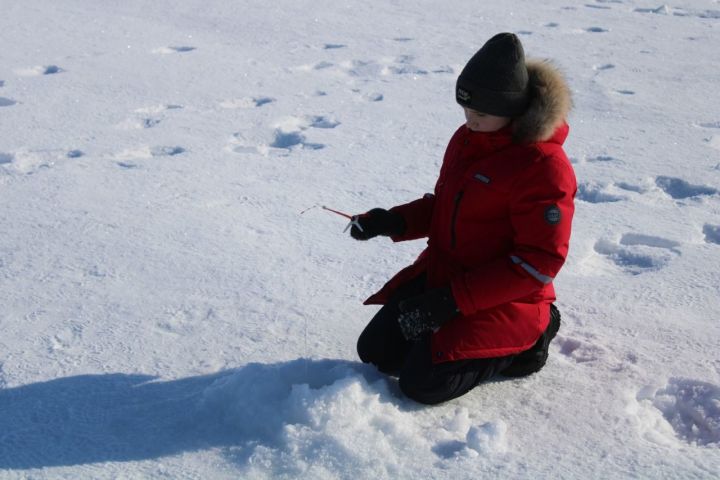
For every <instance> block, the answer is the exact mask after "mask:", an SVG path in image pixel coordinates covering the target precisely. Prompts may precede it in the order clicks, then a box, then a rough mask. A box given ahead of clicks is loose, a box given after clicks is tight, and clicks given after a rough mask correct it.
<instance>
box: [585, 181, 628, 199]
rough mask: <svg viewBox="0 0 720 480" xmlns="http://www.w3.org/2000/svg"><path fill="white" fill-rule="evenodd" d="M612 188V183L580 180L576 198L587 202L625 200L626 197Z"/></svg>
mask: <svg viewBox="0 0 720 480" xmlns="http://www.w3.org/2000/svg"><path fill="white" fill-rule="evenodd" d="M614 190H615V188H614V185H613V184H609V185H602V184H595V183H589V182H582V183H579V184H578V189H577V196H576V198H577V199H578V200H580V201H582V202H588V203H610V202H619V201H621V200H627V197H625V196H623V195H618V194H616V193H613V191H614Z"/></svg>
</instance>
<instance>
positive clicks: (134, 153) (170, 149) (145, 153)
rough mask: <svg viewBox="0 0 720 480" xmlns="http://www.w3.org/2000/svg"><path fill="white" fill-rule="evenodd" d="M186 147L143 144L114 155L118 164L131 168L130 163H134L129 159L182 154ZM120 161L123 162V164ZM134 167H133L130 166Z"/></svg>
mask: <svg viewBox="0 0 720 480" xmlns="http://www.w3.org/2000/svg"><path fill="white" fill-rule="evenodd" d="M185 151H186V150H185V149H184V148H183V147H179V146H172V145H171V146H165V145H159V146H154V147H150V146H142V147H138V148H131V149H128V150H123V151H122V152H120V153H117V154H115V155H113V157H112V158H113V159H114V160H118V161H119V162H116V164H117V165H119V166H121V167H123V168H129V167H128V165H134V164H133V163H132V162H129V163H128V162H127V161H128V160H139V159H149V158H155V157H174V156H176V155H180V154H182V153H185ZM120 163H123V164H122V165H121V164H120ZM130 168H132V167H130Z"/></svg>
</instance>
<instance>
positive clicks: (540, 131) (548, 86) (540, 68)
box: [513, 60, 572, 143]
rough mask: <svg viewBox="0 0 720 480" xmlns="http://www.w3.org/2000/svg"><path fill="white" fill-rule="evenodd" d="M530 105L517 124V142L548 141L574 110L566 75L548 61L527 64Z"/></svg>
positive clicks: (517, 119) (515, 134)
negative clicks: (572, 109) (571, 110)
mask: <svg viewBox="0 0 720 480" xmlns="http://www.w3.org/2000/svg"><path fill="white" fill-rule="evenodd" d="M527 69H528V83H529V88H530V104H529V106H528V108H527V110H526V111H525V113H523V114H522V115H520V116H519V117H517V118H516V119H515V122H514V124H513V141H514V142H515V143H534V142H544V141H546V140H549V139H550V137H552V135H553V133H555V131H556V130H557V129H558V127H560V126H561V125H562V124H563V122H565V119H566V118H567V116H568V114H569V113H570V109H571V108H572V96H571V94H570V88H569V87H568V84H567V82H566V81H565V78H564V77H563V74H562V73H561V72H560V70H559V69H558V68H557V67H556V66H555V65H553V64H552V63H551V62H549V61H547V60H529V61H528V62H527Z"/></svg>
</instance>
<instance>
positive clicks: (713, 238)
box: [703, 224, 720, 245]
mask: <svg viewBox="0 0 720 480" xmlns="http://www.w3.org/2000/svg"><path fill="white" fill-rule="evenodd" d="M703 233H704V234H705V241H706V242H707V243H714V244H716V245H720V225H710V224H705V225H704V226H703Z"/></svg>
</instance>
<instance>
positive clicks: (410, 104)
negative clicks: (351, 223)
mask: <svg viewBox="0 0 720 480" xmlns="http://www.w3.org/2000/svg"><path fill="white" fill-rule="evenodd" d="M718 22H720V3H718V1H717V0H684V1H683V2H676V3H668V4H661V3H652V2H648V1H645V0H588V1H586V2H571V1H568V0H549V1H546V2H537V1H531V0H507V1H502V2H500V1H497V2H482V6H479V5H478V2H472V1H469V0H458V1H456V2H449V3H448V2H435V1H430V0H421V1H415V2H410V1H393V2H360V1H356V0H348V1H346V2H330V1H327V0H314V1H309V0H293V1H290V0H277V1H275V2H233V1H228V0H203V1H200V0H185V1H183V2H170V1H168V0H159V1H154V2H142V1H140V0H127V1H123V2H114V1H109V0H96V1H90V0H63V1H62V2H56V1H51V0H28V1H23V2H4V3H3V8H2V15H0V32H1V33H0V38H1V39H2V46H3V49H2V52H3V53H2V62H0V203H1V204H2V208H1V209H0V225H2V227H3V228H2V234H0V305H2V308H0V331H1V332H2V335H0V412H2V414H1V415H0V479H26V478H32V479H58V478H67V479H78V478H92V479H104V478H108V479H111V478H113V479H114V478H188V479H195V478H202V479H207V478H212V479H223V478H227V479H237V478H247V479H270V478H273V479H275V478H307V479H338V478H340V479H353V480H355V479H365V478H372V479H383V478H387V479H416V478H434V479H441V478H451V479H454V480H462V479H471V478H472V479H475V478H502V479H505V478H547V479H557V478H568V479H575V478H643V479H644V478H647V479H657V478H693V479H700V478H702V479H705V478H707V479H711V478H712V479H714V478H717V472H718V471H720V359H719V358H718V353H717V352H718V345H720V323H719V322H718V312H719V311H720V294H719V293H720V113H719V112H720V108H719V107H720V104H719V102H718V96H717V94H716V92H717V86H718V85H719V84H720V69H718V65H720V30H719V29H720V23H718ZM501 31H511V32H515V33H516V34H518V35H519V36H520V38H521V39H522V41H523V43H524V46H525V50H526V52H527V54H528V56H530V57H535V58H538V57H539V58H546V57H547V58H552V59H553V60H554V62H555V63H556V64H557V65H558V67H559V68H561V70H562V71H563V72H564V73H565V75H566V76H567V78H568V81H569V84H570V85H571V88H572V93H573V97H574V110H573V112H572V114H571V116H570V118H569V119H568V121H569V123H570V126H571V131H570V137H569V139H568V141H567V143H566V145H565V148H566V151H567V153H568V155H569V157H570V158H571V161H572V163H573V166H574V168H575V170H576V173H577V177H578V194H577V202H576V207H577V209H576V216H575V222H574V230H573V236H572V240H571V248H570V254H569V257H568V259H567V263H566V265H565V267H564V269H563V270H562V272H561V273H560V275H559V276H558V278H557V279H556V281H555V286H556V290H557V294H558V300H557V305H558V307H559V309H560V311H561V312H562V314H563V326H562V329H561V330H560V332H559V333H558V335H557V337H556V338H555V340H554V341H553V343H552V344H551V347H550V358H549V361H548V364H547V366H546V367H545V368H544V369H543V370H542V371H541V372H540V373H538V374H535V375H533V376H530V377H528V378H524V379H517V380H509V379H500V378H499V379H495V380H493V381H491V382H490V383H488V384H486V385H483V386H482V387H479V388H477V389H475V390H473V391H472V392H470V393H469V394H467V395H465V396H463V397H461V398H459V399H457V400H454V401H452V402H448V403H446V404H443V405H439V406H436V407H432V408H428V407H424V406H421V405H418V404H415V403H413V402H411V401H409V400H407V399H406V398H404V397H403V396H402V395H401V393H400V391H399V388H398V385H397V380H396V379H393V378H388V377H385V376H383V375H381V374H379V373H378V372H376V371H375V370H374V369H373V368H371V367H370V366H368V365H363V364H362V363H360V362H359V360H358V359H357V357H356V353H355V342H356V339H357V336H358V335H359V333H360V332H361V331H362V329H363V328H364V326H365V324H366V322H367V321H368V320H369V319H370V318H371V317H372V315H373V314H374V313H375V311H376V309H377V307H364V306H362V301H363V300H364V299H365V298H366V297H367V296H369V295H370V294H371V293H373V292H374V291H376V290H377V289H378V288H380V287H381V286H382V285H383V283H384V282H385V281H386V280H387V278H388V277H389V276H390V275H392V274H393V273H394V272H395V271H397V270H398V269H400V268H401V267H403V266H405V265H407V264H409V263H410V262H412V261H413V260H414V258H416V256H417V254H418V253H419V252H420V251H421V250H422V248H423V247H424V241H416V242H407V243H403V244H392V242H389V241H388V240H387V239H377V240H373V241H370V242H355V241H353V240H352V239H350V238H349V236H348V235H347V234H343V232H342V230H343V228H344V227H345V223H346V220H345V219H343V218H341V217H339V216H337V215H334V214H332V213H330V212H327V211H325V210H323V209H321V208H316V207H319V206H321V205H327V206H329V207H331V208H335V209H338V210H341V211H346V212H349V213H360V212H363V211H366V210H368V209H370V208H373V207H390V206H393V205H397V204H400V203H404V202H407V201H410V200H413V199H415V198H419V197H420V196H422V195H423V194H424V193H425V192H428V191H430V190H431V189H432V187H433V185H434V182H435V180H436V178H437V174H438V168H439V166H440V163H441V160H442V155H443V152H444V148H445V145H446V143H447V141H448V140H449V138H450V136H451V135H452V133H453V132H454V131H455V129H456V128H457V127H458V126H459V125H460V124H461V123H462V122H463V115H462V111H461V110H460V108H459V107H458V106H457V105H456V104H455V101H454V93H453V92H454V85H455V80H456V77H457V75H458V74H459V72H460V71H461V70H462V68H463V66H464V64H465V62H466V61H467V60H468V59H469V58H470V57H471V56H472V54H473V53H474V52H475V51H476V50H477V49H478V48H479V47H480V46H481V45H482V43H483V42H484V41H485V40H487V39H488V38H490V37H491V36H492V35H494V34H495V33H497V32H501Z"/></svg>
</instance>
